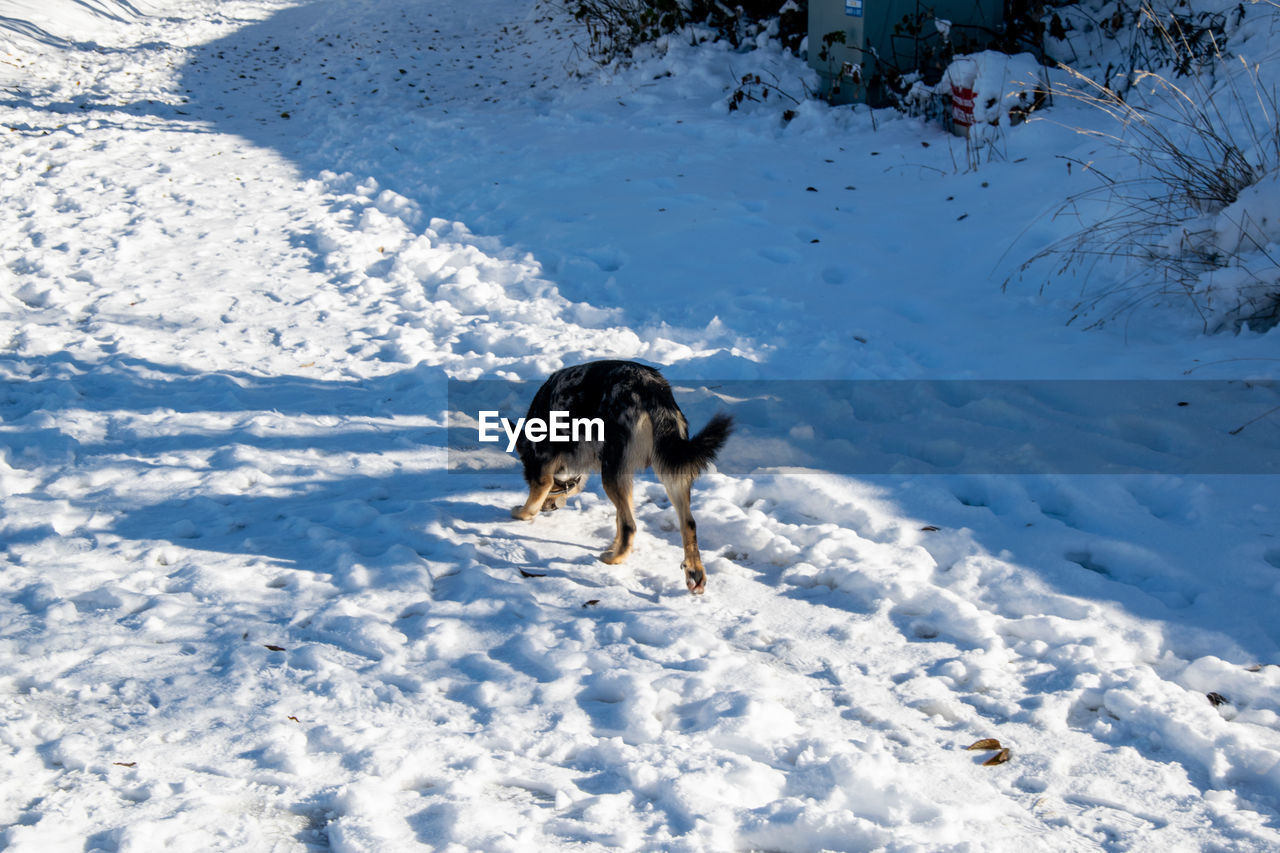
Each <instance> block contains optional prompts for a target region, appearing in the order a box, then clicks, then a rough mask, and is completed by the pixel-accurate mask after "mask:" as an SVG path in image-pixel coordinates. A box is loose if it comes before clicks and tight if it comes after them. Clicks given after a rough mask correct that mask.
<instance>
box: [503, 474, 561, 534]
mask: <svg viewBox="0 0 1280 853" xmlns="http://www.w3.org/2000/svg"><path fill="white" fill-rule="evenodd" d="M553 470H555V469H554V468H553V466H551V465H547V466H546V467H544V468H543V469H542V473H540V474H539V475H538V478H537V479H536V480H534V481H532V482H530V483H529V499H528V500H527V501H525V502H524V506H518V507H516V508H515V509H513V510H511V517H512V518H518V519H520V520H521V521H532V520H533V519H534V517H535V516H536V515H537V514H538V512H539V511H540V510H541V509H542V505H543V504H544V503H545V502H546V500H547V495H549V494H551V487H552V486H554V485H555V482H556V481H555V476H554V475H553V474H552V473H551V472H552V471H553Z"/></svg>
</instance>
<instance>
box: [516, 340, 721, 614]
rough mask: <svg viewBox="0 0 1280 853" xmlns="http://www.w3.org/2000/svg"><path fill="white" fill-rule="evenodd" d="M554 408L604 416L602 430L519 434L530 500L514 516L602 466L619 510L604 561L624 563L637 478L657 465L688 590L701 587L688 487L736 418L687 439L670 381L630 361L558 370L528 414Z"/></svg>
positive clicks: (557, 497)
mask: <svg viewBox="0 0 1280 853" xmlns="http://www.w3.org/2000/svg"><path fill="white" fill-rule="evenodd" d="M553 412H566V413H567V415H568V418H569V420H570V421H577V420H579V419H587V420H590V419H599V420H600V421H601V422H602V424H603V436H601V437H600V439H599V440H594V439H590V438H586V437H580V438H578V439H577V440H571V441H557V442H552V441H530V440H529V439H528V437H527V435H526V434H525V433H521V435H520V437H519V438H518V439H517V442H516V450H517V451H518V452H519V454H520V459H521V462H522V463H523V465H524V477H525V481H526V482H527V483H528V484H529V500H528V501H527V502H526V503H525V505H524V506H523V507H517V508H516V509H515V510H514V511H513V513H512V514H513V515H515V516H516V517H517V518H526V519H531V518H533V517H534V516H535V515H537V513H538V512H539V510H543V511H546V510H550V509H555V508H556V507H557V506H560V505H562V504H563V503H564V500H565V499H567V498H568V497H569V496H571V495H573V494H577V493H578V492H580V491H581V490H582V487H583V486H584V485H585V482H586V478H587V475H588V473H589V472H590V471H593V470H598V471H600V474H601V479H602V480H603V483H604V489H605V493H606V494H607V495H608V496H609V499H610V500H611V501H613V503H614V506H615V507H617V510H618V518H617V527H618V530H617V535H616V536H615V537H614V541H613V544H612V546H610V548H609V550H608V551H606V552H605V554H604V555H603V556H602V557H601V559H603V560H604V561H605V562H606V563H620V562H622V560H624V559H626V557H627V554H628V553H629V552H630V550H631V545H632V542H633V540H634V536H635V519H634V514H633V512H632V502H631V481H632V476H633V475H634V474H635V472H636V471H640V470H643V469H644V468H646V467H649V466H652V467H653V469H654V473H656V474H657V476H658V479H659V480H661V481H662V484H663V486H664V487H665V488H666V490H667V494H668V495H669V496H670V497H671V502H672V505H673V506H674V507H675V509H676V512H677V514H678V515H679V516H680V523H681V535H682V539H683V541H684V550H685V560H684V563H683V564H682V565H683V567H684V570H685V580H686V583H687V584H688V586H689V589H690V591H692V592H695V593H701V592H702V591H703V589H704V587H705V582H706V576H705V572H704V570H703V567H702V560H701V557H700V556H699V554H698V547H697V535H696V525H695V524H694V521H693V516H692V515H691V513H690V512H689V495H690V489H691V487H692V485H693V481H694V480H695V479H696V478H697V477H698V475H699V474H701V473H702V472H703V471H704V470H706V468H707V466H708V465H710V464H711V462H712V461H713V460H714V459H715V457H716V454H717V453H719V451H720V448H721V447H723V446H724V443H725V441H726V440H727V439H728V437H729V433H730V432H731V431H732V429H733V420H732V418H730V417H729V416H728V415H726V414H723V413H721V414H717V415H715V416H714V417H712V419H711V420H710V421H709V422H708V423H707V425H706V427H704V428H703V430H702V431H701V432H699V433H698V434H697V435H695V436H693V437H692V438H690V437H689V434H688V433H689V426H688V422H687V421H686V420H685V417H684V414H683V413H682V412H681V411H680V407H679V406H678V405H677V404H676V400H675V396H674V395H673V394H672V393H671V386H670V385H669V384H667V380H666V379H664V378H663V376H662V374H661V373H659V372H658V371H657V370H655V369H654V368H652V367H647V366H645V365H643V364H637V363H635V362H631V361H593V362H588V363H586V364H580V365H576V366H574V367H566V368H564V369H562V370H558V371H556V372H555V373H553V374H552V375H551V376H550V377H549V378H548V379H547V381H546V382H545V383H543V385H542V387H541V388H539V389H538V392H537V394H535V395H534V398H533V402H532V403H531V404H530V405H529V412H528V415H527V419H529V420H532V419H534V418H539V419H541V420H543V421H544V422H549V421H550V420H551V417H552V413H553Z"/></svg>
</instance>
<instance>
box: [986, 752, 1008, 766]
mask: <svg viewBox="0 0 1280 853" xmlns="http://www.w3.org/2000/svg"><path fill="white" fill-rule="evenodd" d="M1012 754H1013V753H1011V752H1009V750H1008V748H1005V749H1002V750H1000V751H999V752H997V753H996V754H995V755H993V756H991V757H990V758H988V759H987V760H986V761H984V762H982V766H983V767H995V766H996V765H997V764H1004V763H1005V762H1006V761H1008V760H1009V756H1011V755H1012Z"/></svg>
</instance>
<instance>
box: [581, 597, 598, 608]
mask: <svg viewBox="0 0 1280 853" xmlns="http://www.w3.org/2000/svg"><path fill="white" fill-rule="evenodd" d="M599 603H600V599H598V598H592V599H590V600H588V601H586V602H584V603H583V605H582V606H583V607H594V606H595V605H597V604H599Z"/></svg>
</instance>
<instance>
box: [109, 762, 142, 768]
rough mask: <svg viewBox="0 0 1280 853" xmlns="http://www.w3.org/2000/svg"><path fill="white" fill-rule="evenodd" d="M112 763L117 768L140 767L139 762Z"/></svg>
mask: <svg viewBox="0 0 1280 853" xmlns="http://www.w3.org/2000/svg"><path fill="white" fill-rule="evenodd" d="M111 763H112V764H114V765H115V766H116V767H137V766H138V762H136V761H113V762H111Z"/></svg>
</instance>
